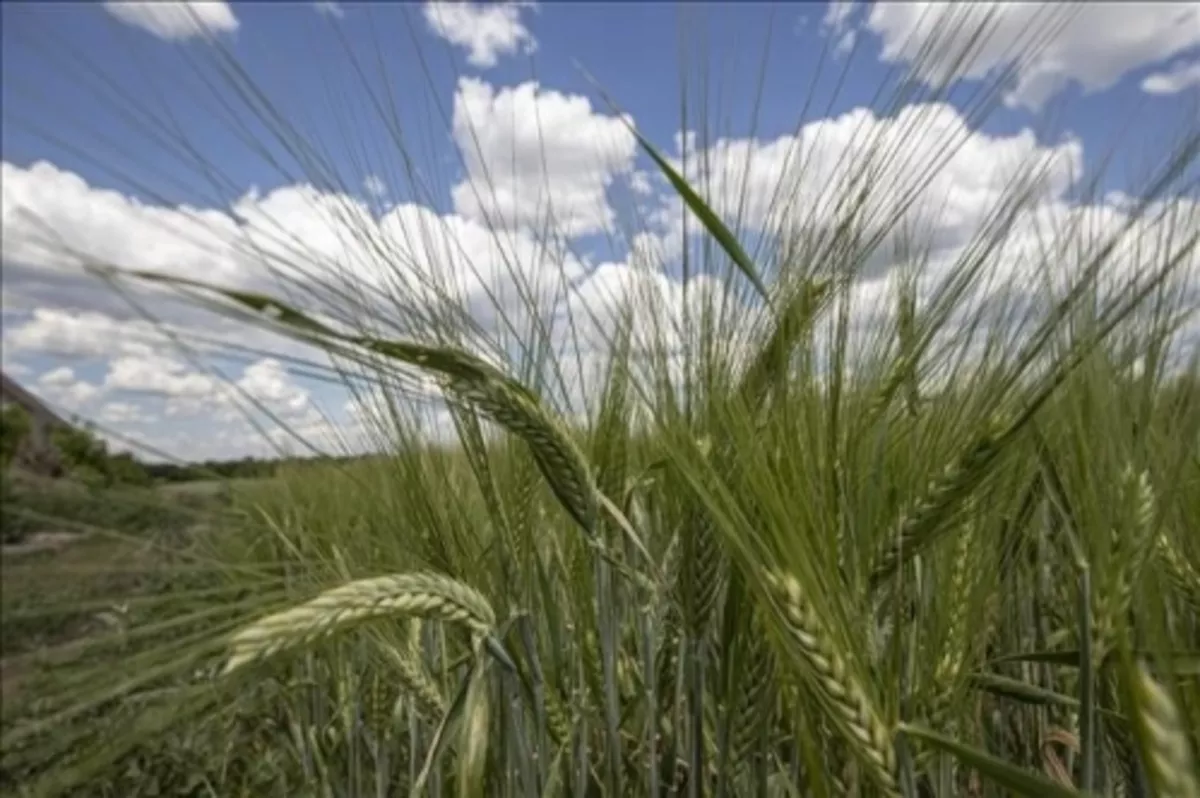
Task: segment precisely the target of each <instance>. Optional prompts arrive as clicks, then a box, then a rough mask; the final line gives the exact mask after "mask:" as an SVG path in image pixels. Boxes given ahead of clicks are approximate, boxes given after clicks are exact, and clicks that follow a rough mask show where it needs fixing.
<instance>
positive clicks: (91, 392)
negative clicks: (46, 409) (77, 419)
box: [37, 366, 100, 413]
mask: <svg viewBox="0 0 1200 798" xmlns="http://www.w3.org/2000/svg"><path fill="white" fill-rule="evenodd" d="M37 388H38V390H39V393H41V394H42V396H43V397H44V398H45V399H46V400H47V401H48V402H50V404H52V405H58V406H59V407H62V408H65V409H66V410H69V411H71V412H73V413H77V412H79V411H80V410H82V409H83V408H84V407H85V406H86V405H87V403H88V402H89V401H91V400H92V399H94V398H95V397H96V396H98V395H99V394H100V387H99V386H97V385H93V384H92V383H90V382H87V381H86V380H83V379H80V378H78V377H76V376H75V372H74V370H72V369H71V368H69V367H67V366H59V367H58V368H55V369H51V370H50V371H47V372H45V373H44V374H42V375H41V376H39V377H38V378H37Z"/></svg>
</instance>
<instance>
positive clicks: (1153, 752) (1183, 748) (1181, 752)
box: [1130, 662, 1200, 798]
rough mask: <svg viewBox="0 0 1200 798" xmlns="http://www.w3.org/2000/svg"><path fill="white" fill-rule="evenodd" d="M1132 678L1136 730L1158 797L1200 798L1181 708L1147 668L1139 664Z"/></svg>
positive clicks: (1146, 767)
mask: <svg viewBox="0 0 1200 798" xmlns="http://www.w3.org/2000/svg"><path fill="white" fill-rule="evenodd" d="M1130 676H1131V679H1130V688H1131V690H1130V692H1131V694H1132V697H1133V699H1134V703H1135V706H1136V709H1135V712H1136V720H1135V728H1136V729H1137V731H1138V736H1139V737H1140V738H1141V739H1140V743H1141V748H1142V760H1143V763H1144V765H1145V769H1146V777H1147V779H1148V780H1149V782H1150V784H1151V786H1152V787H1153V789H1154V794H1155V795H1157V796H1158V798H1200V781H1198V778H1200V777H1198V776H1197V773H1196V766H1195V763H1194V760H1193V759H1192V752H1191V743H1190V742H1189V740H1188V734H1187V731H1186V729H1185V727H1184V725H1183V718H1182V717H1181V716H1180V714H1179V709H1178V707H1176V706H1175V702H1174V701H1173V700H1172V698H1171V696H1170V694H1169V693H1168V692H1167V691H1166V689H1164V688H1163V686H1162V685H1161V684H1159V683H1158V682H1157V681H1156V680H1155V679H1154V677H1153V676H1151V675H1150V672H1149V671H1148V670H1147V668H1146V666H1145V665H1144V664H1142V663H1140V662H1139V663H1136V664H1135V665H1134V666H1133V668H1132V671H1131V673H1130Z"/></svg>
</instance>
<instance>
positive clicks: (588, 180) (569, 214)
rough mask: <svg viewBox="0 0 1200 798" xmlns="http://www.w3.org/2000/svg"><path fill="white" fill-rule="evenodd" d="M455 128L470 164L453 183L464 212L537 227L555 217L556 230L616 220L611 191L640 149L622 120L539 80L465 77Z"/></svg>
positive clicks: (590, 228)
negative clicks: (500, 82) (498, 84)
mask: <svg viewBox="0 0 1200 798" xmlns="http://www.w3.org/2000/svg"><path fill="white" fill-rule="evenodd" d="M453 130H454V140H455V142H456V143H457V144H458V147H459V150H460V151H461V152H462V155H463V158H464V159H465V161H466V166H467V178H466V180H464V181H463V182H462V183H459V184H458V185H456V186H455V187H454V189H453V198H454V207H455V209H456V210H457V211H458V212H459V213H460V214H462V215H463V216H466V217H467V218H469V219H474V220H478V221H480V222H482V223H484V224H487V223H489V222H490V223H491V224H493V225H500V226H505V227H521V226H527V227H531V228H534V229H537V228H539V227H540V226H541V225H543V224H544V223H545V220H546V219H548V218H552V219H553V227H552V229H554V230H556V231H561V232H563V233H566V234H567V235H572V236H574V235H584V234H587V233H594V232H598V231H600V230H603V229H605V228H606V227H609V226H610V225H611V224H612V223H613V219H614V214H613V210H612V208H611V207H610V206H609V204H608V199H607V196H606V191H607V189H608V187H609V186H610V185H612V182H613V180H614V178H615V176H616V175H618V174H622V173H628V172H629V171H630V170H631V169H632V168H633V162H634V157H635V156H636V152H637V142H636V140H635V139H634V136H633V134H632V133H631V132H630V130H629V129H628V128H627V127H626V125H625V123H624V122H623V121H622V120H621V119H619V118H617V117H615V116H605V115H604V114H600V113H597V112H595V111H593V110H592V104H591V102H590V101H589V100H588V99H587V98H586V97H583V96H581V95H570V94H561V93H559V92H556V91H552V90H548V89H543V88H541V87H540V86H539V85H538V84H537V83H536V82H532V81H531V82H527V83H522V84H521V85H519V86H516V87H512V88H502V89H495V88H494V87H492V86H491V85H489V84H488V83H485V82H483V81H481V80H477V79H475V78H469V77H463V78H460V79H459V82H458V90H457V92H456V93H455V95H454V120H453Z"/></svg>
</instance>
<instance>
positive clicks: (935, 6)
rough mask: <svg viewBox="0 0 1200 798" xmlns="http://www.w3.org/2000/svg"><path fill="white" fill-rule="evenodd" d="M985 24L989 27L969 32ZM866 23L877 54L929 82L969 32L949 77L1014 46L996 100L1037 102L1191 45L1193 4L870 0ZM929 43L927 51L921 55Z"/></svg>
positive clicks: (1199, 15)
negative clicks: (1009, 79)
mask: <svg viewBox="0 0 1200 798" xmlns="http://www.w3.org/2000/svg"><path fill="white" fill-rule="evenodd" d="M1072 11H1074V12H1076V13H1073V14H1072ZM1066 15H1070V16H1069V17H1068V16H1066ZM985 24H986V25H987V26H988V27H987V30H988V31H989V32H990V33H989V34H988V35H986V36H984V37H982V38H981V39H978V40H976V39H975V37H977V35H978V32H979V30H980V29H981V27H982V26H984V25H985ZM866 27H867V29H869V30H870V31H871V32H873V33H875V34H877V35H879V36H880V37H881V38H882V40H883V50H882V54H881V57H882V59H883V60H884V61H887V62H892V63H897V62H900V63H908V64H909V65H910V66H912V67H913V68H914V69H915V70H916V71H917V73H918V74H919V75H920V77H922V78H924V79H926V80H929V81H931V82H935V83H938V82H941V81H943V80H945V79H946V78H947V77H949V76H948V74H947V72H948V70H949V69H951V68H952V65H953V62H954V60H955V59H956V58H958V57H960V56H961V54H962V53H964V52H968V50H967V49H966V48H967V47H968V46H969V45H971V42H972V41H973V40H975V44H974V45H971V47H972V49H971V50H969V52H971V53H972V57H971V59H970V60H969V61H968V62H967V63H966V64H965V65H962V66H961V67H960V68H959V69H958V70H957V71H956V75H957V76H960V77H967V78H982V77H984V76H985V75H987V74H988V73H989V72H991V71H992V70H994V69H996V68H999V67H1004V66H1008V65H1010V64H1011V63H1012V62H1013V60H1014V58H1015V57H1016V56H1017V54H1021V61H1020V63H1018V64H1017V66H1016V84H1015V86H1014V87H1013V88H1012V90H1011V91H1010V92H1009V94H1008V95H1007V96H1006V102H1007V103H1008V104H1009V105H1010V106H1013V107H1018V106H1020V107H1025V108H1029V109H1031V110H1037V109H1039V108H1041V107H1042V106H1043V105H1044V104H1045V103H1046V102H1047V101H1048V100H1050V99H1051V98H1052V97H1054V96H1055V95H1056V94H1058V93H1059V92H1060V91H1062V90H1063V89H1065V88H1066V87H1067V86H1068V85H1070V84H1071V83H1073V82H1074V83H1078V84H1079V85H1080V87H1081V88H1082V89H1083V90H1084V91H1085V92H1097V91H1102V90H1104V89H1106V88H1108V87H1110V86H1112V85H1113V84H1114V83H1116V82H1117V80H1119V79H1120V78H1121V76H1122V75H1124V74H1126V73H1127V72H1130V71H1132V70H1135V69H1137V68H1139V67H1141V66H1145V65H1149V64H1154V63H1158V62H1161V61H1163V60H1165V59H1168V58H1171V57H1172V56H1175V55H1177V54H1179V53H1181V52H1183V51H1185V50H1187V49H1189V48H1191V47H1194V46H1196V45H1197V44H1200V4H1198V3H1168V2H1147V3H1091V4H1086V5H1084V6H1069V5H1063V6H1057V5H1051V4H1042V3H1001V2H980V3H971V4H949V3H947V4H942V3H932V2H920V3H885V2H877V3H875V4H874V5H873V6H872V7H871V11H870V13H869V14H868V16H867V20H866ZM1048 31H1049V32H1051V33H1052V34H1053V35H1048V34H1047V32H1048ZM931 41H936V42H937V46H936V47H934V48H933V50H934V51H935V55H933V56H931V55H930V54H929V53H928V52H926V53H925V54H924V55H923V56H922V55H921V53H922V49H923V48H928V47H929V44H930V42H931ZM1033 45H1036V46H1033ZM918 59H921V60H920V61H918Z"/></svg>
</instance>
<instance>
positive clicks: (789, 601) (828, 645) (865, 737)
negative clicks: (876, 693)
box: [764, 573, 900, 798]
mask: <svg viewBox="0 0 1200 798" xmlns="http://www.w3.org/2000/svg"><path fill="white" fill-rule="evenodd" d="M764 582H765V585H766V587H767V590H768V592H769V593H770V595H771V597H772V599H773V600H774V601H775V602H776V604H777V605H778V607H779V609H780V611H781V613H782V616H783V620H784V625H785V628H786V631H787V637H788V639H789V641H790V642H791V643H792V644H793V646H792V648H793V650H794V651H795V652H796V653H798V654H799V655H800V659H801V660H802V662H803V663H804V665H805V666H806V667H805V671H806V675H807V676H808V677H809V681H810V683H811V685H812V692H813V694H814V695H816V696H817V697H818V698H819V699H820V701H821V703H822V704H823V705H824V709H825V710H826V712H827V713H828V715H829V718H830V721H831V722H832V723H833V725H834V727H835V728H837V730H838V731H839V732H840V733H841V734H842V735H843V736H844V737H845V738H846V741H847V742H848V743H849V745H850V747H851V749H852V750H853V751H854V752H855V755H856V756H857V758H858V759H859V760H860V761H861V762H862V764H863V766H864V768H865V769H866V771H867V773H868V774H869V775H870V777H871V779H872V780H873V781H874V782H875V783H876V784H877V785H878V786H879V788H880V789H881V790H882V791H883V792H884V794H886V795H888V796H896V797H897V798H898V797H899V795H900V788H899V785H898V784H897V782H896V752H895V748H894V746H893V743H892V734H891V730H890V729H889V728H888V727H887V726H886V725H885V724H884V723H883V721H882V720H881V719H880V717H879V715H878V714H877V713H876V711H875V707H874V705H873V704H872V702H871V700H870V699H869V698H868V697H867V694H866V692H865V691H864V690H863V688H862V686H861V685H860V684H859V682H858V680H857V679H855V678H854V675H853V674H852V673H851V672H850V670H849V668H848V667H847V665H846V658H845V657H844V656H842V654H841V653H840V652H839V651H838V650H837V647H836V645H835V644H834V642H833V639H832V638H831V636H830V635H829V634H828V632H827V631H826V629H825V627H824V624H823V623H822V622H821V620H820V619H819V618H818V617H817V614H816V612H815V610H814V609H813V607H812V605H811V604H809V602H808V600H807V599H806V598H805V596H804V590H803V589H802V588H801V586H800V583H799V582H798V581H797V580H796V579H795V577H793V576H791V575H790V574H781V573H767V574H766V575H765V577H764Z"/></svg>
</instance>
